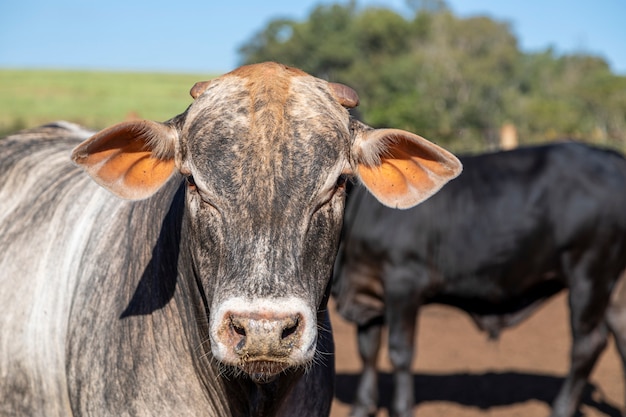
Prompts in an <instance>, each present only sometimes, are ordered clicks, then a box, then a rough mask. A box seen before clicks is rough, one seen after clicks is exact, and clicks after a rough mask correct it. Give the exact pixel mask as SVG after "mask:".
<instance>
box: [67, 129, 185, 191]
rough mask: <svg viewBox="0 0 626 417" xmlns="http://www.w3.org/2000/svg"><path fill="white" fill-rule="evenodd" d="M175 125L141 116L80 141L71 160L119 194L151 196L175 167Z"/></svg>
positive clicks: (176, 136)
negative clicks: (143, 118) (138, 118)
mask: <svg viewBox="0 0 626 417" xmlns="http://www.w3.org/2000/svg"><path fill="white" fill-rule="evenodd" d="M177 138H178V133H177V131H176V129H175V128H174V127H172V126H170V125H167V124H164V123H157V122H152V121H149V120H138V121H132V122H124V123H119V124H117V125H115V126H112V127H109V128H107V129H104V130H102V131H101V132H98V133H96V134H95V135H94V136H92V137H91V138H89V139H87V140H86V141H84V142H83V143H81V144H80V145H78V146H77V147H76V148H75V149H74V151H73V152H72V160H73V161H74V162H75V163H76V164H77V165H79V166H80V167H82V168H83V169H84V170H85V171H87V173H88V174H89V175H90V176H91V177H92V178H93V179H94V180H95V181H96V182H97V183H98V184H100V185H102V186H103V187H105V188H106V189H108V190H109V191H111V192H112V193H113V194H115V195H117V196H118V197H121V198H125V199H129V200H141V199H144V198H148V197H150V196H151V195H152V194H154V193H155V192H156V191H157V190H158V189H159V188H161V186H162V185H163V184H165V183H166V182H167V180H168V179H169V178H170V176H171V175H172V174H173V173H174V171H175V170H176V169H175V168H176V165H175V162H174V150H175V143H176V140H177Z"/></svg>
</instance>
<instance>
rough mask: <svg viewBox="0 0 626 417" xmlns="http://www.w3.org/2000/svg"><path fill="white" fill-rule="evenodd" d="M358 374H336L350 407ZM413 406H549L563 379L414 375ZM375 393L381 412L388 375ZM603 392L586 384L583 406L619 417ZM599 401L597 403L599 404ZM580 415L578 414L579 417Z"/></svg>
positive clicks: (342, 396) (343, 399)
mask: <svg viewBox="0 0 626 417" xmlns="http://www.w3.org/2000/svg"><path fill="white" fill-rule="evenodd" d="M358 380H359V375H358V374H347V373H339V374H337V377H336V381H335V384H336V385H335V386H336V388H335V391H336V392H335V396H336V398H337V399H338V400H339V401H341V402H343V403H345V404H351V403H352V401H353V399H354V397H355V395H356V387H357V384H358ZM413 381H414V386H415V393H414V394H415V403H416V405H417V407H418V408H419V405H420V403H426V402H431V401H445V402H451V403H457V404H459V405H463V406H468V407H479V408H481V409H489V408H491V407H497V406H508V405H513V404H517V403H523V402H526V401H529V400H537V401H542V402H545V403H546V404H548V405H549V404H551V403H552V400H553V399H554V398H555V397H556V395H557V393H558V391H559V389H560V387H561V384H562V383H563V378H562V377H556V376H550V375H541V374H527V373H519V372H502V373H484V374H444V375H441V374H417V375H414V380H413ZM378 389H379V396H380V400H379V402H380V404H379V405H380V408H385V409H388V408H389V404H390V403H391V390H392V378H391V374H389V373H383V372H381V373H379V380H378ZM603 397H604V396H603V395H602V392H601V391H600V390H599V389H598V388H597V387H596V386H594V385H591V384H588V385H587V387H586V389H585V394H584V396H583V403H584V404H585V405H587V406H589V407H591V408H595V409H596V410H598V411H599V412H601V413H603V414H605V415H607V416H610V417H621V414H620V411H619V408H618V407H616V406H615V405H613V404H610V403H607V402H605V401H604V400H602V398H603ZM598 399H599V400H598ZM579 415H581V414H579Z"/></svg>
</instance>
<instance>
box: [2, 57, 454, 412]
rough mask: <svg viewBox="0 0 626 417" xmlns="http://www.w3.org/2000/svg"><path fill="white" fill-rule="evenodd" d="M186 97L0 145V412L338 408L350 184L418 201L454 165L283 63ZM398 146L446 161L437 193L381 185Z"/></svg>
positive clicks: (343, 90) (352, 98) (341, 89)
mask: <svg viewBox="0 0 626 417" xmlns="http://www.w3.org/2000/svg"><path fill="white" fill-rule="evenodd" d="M191 94H192V96H193V97H194V99H195V100H194V102H193V103H192V104H191V106H190V107H189V108H188V109H187V111H185V112H184V113H182V114H181V115H179V116H176V117H174V118H173V119H171V120H169V121H167V122H164V123H157V122H152V121H144V120H139V121H132V122H125V123H121V124H119V125H115V126H113V127H110V128H108V129H105V130H103V131H101V132H98V133H96V134H93V132H88V131H85V130H84V129H82V128H79V127H77V126H73V125H68V124H64V123H61V124H53V125H49V126H45V127H43V128H40V129H35V130H32V131H27V132H22V133H20V134H16V135H14V136H10V137H8V138H5V139H2V140H1V141H0V397H1V398H2V401H1V402H0V415H7V416H8V415H29V416H70V415H73V416H86V415H90V416H110V415H124V416H154V415H160V416H192V415H193V416H200V415H206V416H289V415H299V416H324V415H327V414H328V412H329V409H330V404H331V400H332V392H333V373H334V368H333V342H332V336H331V331H330V323H329V320H328V314H327V311H326V302H327V298H328V296H329V291H330V290H329V287H330V285H329V279H330V276H331V272H332V267H333V262H334V257H335V254H336V250H337V246H338V241H339V233H340V229H341V223H342V216H343V205H344V182H345V179H344V178H345V176H355V177H358V178H361V177H362V176H363V175H362V174H361V173H360V171H364V172H365V175H366V176H367V178H365V179H364V180H363V181H364V182H365V183H366V184H367V183H368V182H372V181H378V183H375V184H370V186H369V188H370V189H371V190H372V192H374V193H376V194H378V195H379V197H380V198H382V199H383V200H385V201H387V203H388V204H395V205H411V204H415V203H416V202H417V201H419V200H420V198H426V197H427V196H428V195H430V194H432V193H433V192H435V191H436V190H437V189H438V188H439V187H441V186H442V185H443V184H444V183H445V182H446V181H447V180H448V179H449V178H452V177H454V176H455V175H456V174H458V171H459V170H460V164H459V163H458V160H456V158H454V157H453V156H452V155H450V154H448V153H447V152H445V151H444V150H442V149H440V148H438V147H436V146H435V145H432V144H429V143H427V142H426V141H425V140H424V139H422V138H419V137H418V136H416V135H412V134H409V133H408V132H401V131H396V130H389V131H387V133H385V132H383V131H381V130H373V129H371V128H368V127H367V126H365V125H363V124H360V123H358V122H356V121H353V120H351V118H350V116H349V114H348V111H347V110H346V107H353V106H354V105H356V103H357V102H358V98H357V97H356V93H354V92H353V91H352V90H350V89H349V88H348V87H345V86H339V85H333V84H331V83H327V82H326V81H323V80H319V79H316V78H314V77H311V76H309V75H307V74H305V73H303V72H301V71H299V70H296V69H293V68H288V67H285V66H283V65H279V64H275V63H265V64H258V65H253V66H248V67H242V68H240V69H238V70H235V71H233V72H231V73H229V74H225V75H224V76H222V77H219V78H217V79H215V80H212V81H210V82H201V83H198V84H196V86H194V88H193V89H192V90H191ZM388 133H391V134H393V137H392V138H391V140H390V138H389V137H388ZM378 142H380V144H379V145H380V146H378V145H374V146H375V148H374V150H368V148H367V147H368V146H370V144H371V143H374V144H376V143H378ZM406 146H410V147H417V148H419V149H421V151H420V153H423V152H424V150H426V151H427V152H434V154H435V156H437V157H439V159H438V161H439V162H438V163H436V165H437V166H438V167H439V168H440V169H439V168H437V169H436V171H437V170H438V169H439V172H433V174H432V175H433V176H434V177H435V178H436V181H434V182H432V181H431V182H429V184H427V186H426V187H425V188H424V187H423V188H424V189H423V190H421V191H420V192H419V193H416V192H411V191H410V190H407V192H405V193H397V192H387V191H386V190H384V189H380V187H379V186H378V185H377V184H384V183H386V182H387V180H386V179H385V174H384V173H383V172H382V170H381V169H379V167H380V166H383V165H385V164H388V163H391V164H393V163H395V162H394V159H393V158H391V159H389V158H388V157H387V156H385V155H387V154H393V153H395V152H400V153H401V154H402V155H406V152H405V150H404V148H405V147H406ZM396 148H397V151H396V150H394V149H396ZM378 149H380V150H382V151H383V152H386V154H385V155H378V154H377V153H376V152H377V150H378ZM420 158H421V157H420ZM72 161H73V162H74V163H72ZM414 162H415V164H413V166H414V167H415V170H419V171H420V172H421V171H422V168H419V165H420V164H419V162H418V159H415V160H414ZM429 163H431V162H430V161H429ZM431 165H432V163H431ZM85 172H86V173H87V174H88V175H87V174H86V173H85ZM425 172H430V171H429V170H427V171H425ZM368 175H369V176H368ZM392 182H393V178H392ZM415 183H416V184H417V183H418V182H415ZM418 194H419V195H418ZM420 196H421V197H420Z"/></svg>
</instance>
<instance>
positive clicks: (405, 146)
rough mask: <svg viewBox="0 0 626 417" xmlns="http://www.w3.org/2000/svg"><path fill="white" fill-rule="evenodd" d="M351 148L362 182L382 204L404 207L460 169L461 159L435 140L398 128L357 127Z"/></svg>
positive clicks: (430, 193)
mask: <svg viewBox="0 0 626 417" xmlns="http://www.w3.org/2000/svg"><path fill="white" fill-rule="evenodd" d="M353 152H354V153H355V156H356V158H355V159H356V161H357V163H358V166H357V173H358V177H359V179H360V180H361V182H362V183H363V184H364V185H365V186H366V187H367V189H368V190H369V191H370V192H371V193H372V194H373V195H374V196H375V197H376V198H377V199H378V200H379V201H380V202H381V203H383V204H385V205H387V206H389V207H394V208H401V209H406V208H410V207H413V206H415V205H417V204H418V203H420V202H422V201H424V200H426V199H427V198H428V197H430V196H432V195H433V194H434V193H436V192H437V191H438V190H439V189H440V188H441V187H443V186H444V185H445V184H446V183H447V182H448V181H450V180H451V179H453V178H455V177H456V176H457V175H459V174H460V173H461V170H462V165H461V162H460V161H459V160H458V159H457V158H456V157H455V156H454V155H452V154H451V153H450V152H448V151H446V150H445V149H443V148H441V147H439V146H437V145H435V144H434V143H432V142H430V141H428V140H426V139H424V138H422V137H421V136H418V135H415V134H413V133H410V132H405V131H403V130H399V129H371V128H367V129H360V130H358V131H357V132H356V138H355V141H354V149H353Z"/></svg>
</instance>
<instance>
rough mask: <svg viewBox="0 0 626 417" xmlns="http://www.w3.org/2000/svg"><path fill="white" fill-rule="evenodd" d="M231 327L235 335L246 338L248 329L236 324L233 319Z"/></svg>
mask: <svg viewBox="0 0 626 417" xmlns="http://www.w3.org/2000/svg"><path fill="white" fill-rule="evenodd" d="M230 327H231V329H233V331H234V332H235V333H237V334H238V335H239V336H244V337H245V336H246V329H245V328H244V327H243V326H241V325H239V324H236V323H234V322H233V321H232V319H231V322H230Z"/></svg>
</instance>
